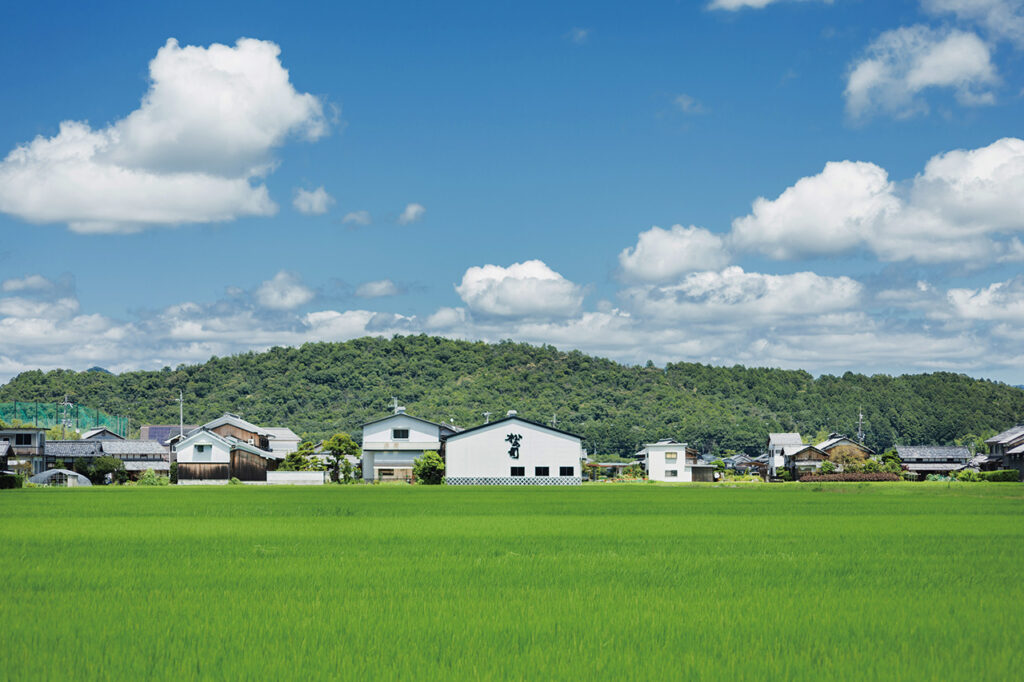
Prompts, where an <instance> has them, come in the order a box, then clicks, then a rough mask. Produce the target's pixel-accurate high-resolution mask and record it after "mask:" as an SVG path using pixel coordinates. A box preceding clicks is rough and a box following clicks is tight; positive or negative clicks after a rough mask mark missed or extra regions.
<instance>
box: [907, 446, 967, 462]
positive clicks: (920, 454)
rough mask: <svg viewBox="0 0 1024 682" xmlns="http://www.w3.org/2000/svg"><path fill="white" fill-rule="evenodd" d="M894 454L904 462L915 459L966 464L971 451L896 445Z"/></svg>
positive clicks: (953, 448)
mask: <svg viewBox="0 0 1024 682" xmlns="http://www.w3.org/2000/svg"><path fill="white" fill-rule="evenodd" d="M896 454H898V455H899V456H900V459H902V460H903V461H904V462H907V461H908V460H915V459H958V460H962V461H964V462H966V461H967V460H969V459H970V458H971V451H970V450H969V449H967V448H966V447H964V446H961V445H897V446H896Z"/></svg>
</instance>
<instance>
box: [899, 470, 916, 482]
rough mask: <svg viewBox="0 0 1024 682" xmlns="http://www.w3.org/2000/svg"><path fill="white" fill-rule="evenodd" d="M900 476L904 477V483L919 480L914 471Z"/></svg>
mask: <svg viewBox="0 0 1024 682" xmlns="http://www.w3.org/2000/svg"><path fill="white" fill-rule="evenodd" d="M900 476H902V477H903V480H904V481H916V480H917V474H915V473H914V472H913V471H904V472H903V473H901V474H900Z"/></svg>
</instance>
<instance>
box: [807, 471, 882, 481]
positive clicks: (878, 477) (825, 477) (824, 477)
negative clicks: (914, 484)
mask: <svg viewBox="0 0 1024 682" xmlns="http://www.w3.org/2000/svg"><path fill="white" fill-rule="evenodd" d="M899 480H900V477H899V476H897V475H896V474H890V473H888V472H879V473H875V474H853V473H849V474H804V475H803V476H801V477H800V481H801V482H802V483H817V482H819V481H899Z"/></svg>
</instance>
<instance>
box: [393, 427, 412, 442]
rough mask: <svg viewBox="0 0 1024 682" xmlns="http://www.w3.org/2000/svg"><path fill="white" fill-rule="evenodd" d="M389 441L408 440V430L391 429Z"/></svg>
mask: <svg viewBox="0 0 1024 682" xmlns="http://www.w3.org/2000/svg"><path fill="white" fill-rule="evenodd" d="M391 440H409V429H391Z"/></svg>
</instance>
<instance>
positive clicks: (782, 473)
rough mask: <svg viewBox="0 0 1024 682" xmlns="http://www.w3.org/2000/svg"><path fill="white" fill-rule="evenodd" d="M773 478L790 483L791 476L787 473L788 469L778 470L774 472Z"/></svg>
mask: <svg viewBox="0 0 1024 682" xmlns="http://www.w3.org/2000/svg"><path fill="white" fill-rule="evenodd" d="M775 478H779V479H782V480H783V481H792V480H793V474H791V473H790V472H789V469H778V470H777V471H776V472H775Z"/></svg>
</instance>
